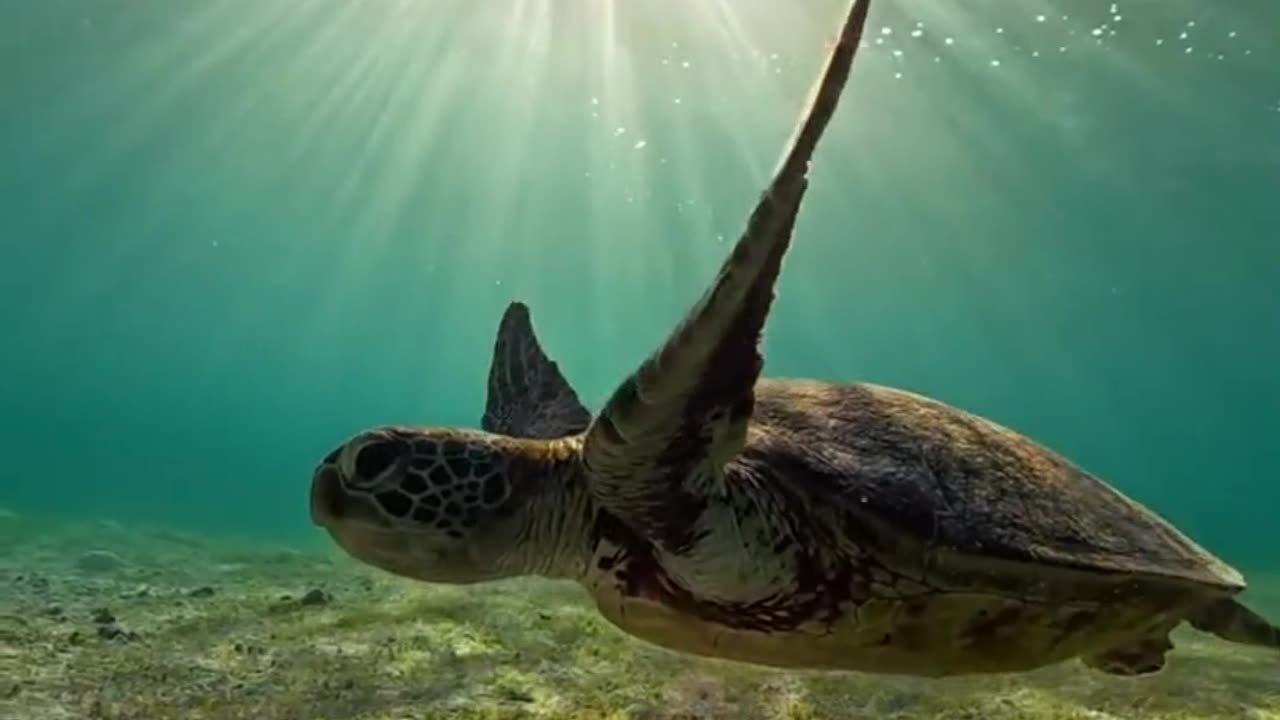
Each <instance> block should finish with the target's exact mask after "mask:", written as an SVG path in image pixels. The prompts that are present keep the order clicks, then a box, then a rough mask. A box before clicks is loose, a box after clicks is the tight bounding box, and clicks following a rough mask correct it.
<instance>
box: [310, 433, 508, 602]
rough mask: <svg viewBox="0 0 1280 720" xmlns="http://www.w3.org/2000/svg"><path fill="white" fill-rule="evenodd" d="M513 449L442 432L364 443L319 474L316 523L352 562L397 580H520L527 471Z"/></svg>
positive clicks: (362, 437)
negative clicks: (519, 489) (515, 562)
mask: <svg viewBox="0 0 1280 720" xmlns="http://www.w3.org/2000/svg"><path fill="white" fill-rule="evenodd" d="M507 440H508V439H507V438H502V437H500V436H495V435H490V434H487V433H481V432H474V431H466V430H454V429H444V428H439V429H435V428H432V429H408V428H394V427H386V428H377V429H374V430H369V431H366V432H363V433H360V434H359V435H356V436H355V437H353V438H351V439H350V440H348V441H347V442H345V443H343V444H342V445H340V446H339V447H338V448H336V449H335V450H334V451H333V452H331V453H329V455H328V456H326V457H325V458H324V460H323V461H322V462H321V463H320V465H319V466H318V467H317V468H316V470H315V474H314V475H313V476H312V481H311V517H312V520H313V521H314V522H315V523H316V524H317V525H320V526H321V527H323V528H325V530H327V531H328V532H329V534H330V535H331V536H332V537H333V539H334V541H335V542H337V544H338V545H339V546H341V547H342V548H343V549H344V550H345V551H346V552H347V553H349V554H350V555H352V556H353V557H355V558H357V559H359V560H361V561H363V562H366V563H369V564H371V565H374V566H376V567H379V568H382V569H383V570H387V571H389V572H393V573H395V574H398V575H402V576H407V577H412V578H416V579H419V580H427V581H431V582H448V583H471V582H479V581H483V580H490V579H495V578H498V577H503V576H507V575H513V574H517V573H518V572H520V570H519V569H518V568H513V567H512V562H511V557H512V555H513V550H514V548H513V545H515V544H517V543H518V542H519V541H520V540H521V533H522V531H523V530H522V528H523V526H524V525H525V523H523V522H522V518H521V516H522V514H523V513H521V512H519V511H520V510H521V508H522V505H524V504H527V503H525V502H522V500H524V498H522V497H521V495H527V494H528V493H516V492H513V483H512V480H513V470H514V471H516V472H515V475H521V474H522V473H520V472H519V471H520V470H521V469H522V467H523V466H524V465H525V463H522V462H521V457H520V450H521V448H520V447H519V445H518V444H516V443H512V442H505V441H507ZM508 445H511V447H508ZM524 474H525V475H527V473H524ZM526 484H529V483H526Z"/></svg>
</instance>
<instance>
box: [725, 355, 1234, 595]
mask: <svg viewBox="0 0 1280 720" xmlns="http://www.w3.org/2000/svg"><path fill="white" fill-rule="evenodd" d="M753 423H754V427H753V432H752V433H751V440H750V441H749V442H748V444H747V447H746V448H745V449H744V452H743V453H742V455H741V457H740V460H739V461H740V462H743V463H747V464H754V465H756V466H757V467H768V468H769V469H770V470H771V471H772V472H769V473H768V474H770V475H773V476H774V477H775V478H779V479H783V478H785V480H783V481H784V482H788V483H793V484H798V486H797V488H796V489H797V490H799V491H801V494H802V495H804V496H807V497H808V498H809V499H810V501H811V502H812V501H815V500H816V501H817V502H818V503H819V506H831V507H838V508H841V509H843V511H844V513H845V517H844V524H843V525H842V526H841V527H843V528H844V531H843V534H845V535H847V537H844V538H841V540H842V541H847V542H848V543H850V546H851V547H861V548H866V549H869V550H871V551H876V550H877V549H878V550H880V551H883V552H895V551H900V550H901V548H903V547H908V546H909V547H914V548H924V549H926V550H927V552H926V553H925V555H926V556H927V557H925V558H923V559H922V561H921V564H920V572H921V573H926V572H928V571H929V570H930V567H929V565H930V563H931V562H932V563H934V564H945V560H944V559H945V558H952V559H954V558H957V557H959V558H967V559H969V560H970V561H972V560H975V559H977V560H981V561H985V562H988V563H994V564H996V565H999V566H1000V567H1001V568H1003V569H1005V570H1006V572H1003V574H1004V575H1005V576H1008V575H1009V573H1008V572H1007V569H1008V568H1009V567H1011V565H1010V563H1012V564H1013V565H1012V567H1015V568H1016V567H1023V568H1026V567H1030V566H1034V567H1036V568H1040V569H1048V568H1060V569H1064V570H1066V569H1070V570H1075V571H1084V572H1085V573H1086V574H1090V575H1098V574H1106V575H1110V576H1113V579H1114V576H1128V577H1133V576H1143V577H1144V578H1146V579H1148V580H1157V581H1159V580H1167V581H1171V582H1176V583H1179V584H1186V583H1191V584H1193V585H1196V586H1203V589H1204V590H1205V591H1210V590H1213V591H1222V592H1226V593H1232V592H1237V591H1239V590H1241V589H1242V588H1243V587H1244V581H1243V579H1242V577H1241V575H1240V574H1239V573H1238V572H1237V571H1236V570H1235V569H1233V568H1231V567H1230V566H1228V565H1226V564H1225V563H1223V562H1222V561H1220V560H1219V559H1217V558H1216V557H1214V556H1213V555H1211V554H1210V553H1209V552H1207V551H1206V550H1205V549H1203V548H1202V547H1200V546H1199V545H1197V544H1196V543H1195V542H1193V541H1192V540H1190V539H1189V538H1188V537H1186V536H1185V535H1184V534H1182V533H1181V532H1179V531H1178V530H1177V529H1176V528H1174V527H1173V526H1172V525H1170V524H1169V523H1168V522H1166V521H1165V520H1164V519H1162V518H1161V517H1159V516H1157V515H1156V514H1155V513H1153V512H1152V511H1150V510H1148V509H1147V508H1145V507H1143V506H1142V505H1140V504H1138V503H1137V502H1135V501H1133V500H1131V499H1130V498H1128V497H1126V496H1125V495H1124V494H1122V493H1121V492H1119V491H1118V490H1116V489H1114V488H1112V487H1111V486H1109V485H1108V484H1106V483H1105V482H1103V481H1102V480H1100V479H1098V478H1097V477H1095V476H1093V475H1091V474H1090V473H1088V472H1086V471H1085V470H1083V469H1081V468H1079V467H1077V466H1076V465H1074V464H1072V463H1071V462H1070V461H1068V460H1067V459H1066V458H1064V457H1062V456H1061V455H1059V454H1057V453H1055V452H1053V451H1051V450H1049V449H1047V448H1045V447H1043V446H1041V445H1039V444H1037V443H1036V442H1034V441H1032V440H1031V439H1029V438H1027V437H1026V436H1024V435H1021V434H1018V433H1016V432H1014V431H1012V430H1009V429H1007V428H1005V427H1002V426H1000V425H998V424H996V423H994V422H992V421H989V420H986V419H983V418H981V417H978V416H976V415H973V414H970V413H967V412H964V411H962V410H958V409H956V408H954V407H951V406H948V405H946V404H944V403H942V402H939V401H936V400H932V399H929V398H926V397H922V396H920V395H917V394H914V393H910V392H906V391H903V390H897V389H892V388H886V387H881V386H876V385H869V384H849V385H833V384H828V383H822V382H814V381H795V380H768V379H766V380H762V381H760V382H759V383H758V384H757V387H756V408H755V413H754V415H753ZM895 554H896V555H897V556H898V557H901V552H896V553H895ZM1000 561H1003V562H1000ZM962 564H963V565H965V566H966V567H968V568H970V569H972V568H974V567H978V566H980V564H975V563H973V562H969V563H962ZM939 569H940V570H943V571H945V570H946V568H939ZM951 569H952V570H955V568H954V567H953V568H951ZM961 572H962V573H963V572H966V571H961ZM942 574H946V573H945V572H943V573H942ZM1014 574H1015V575H1016V574H1017V573H1014ZM1073 575H1077V576H1078V575H1079V573H1073ZM967 584H971V585H972V584H973V583H967ZM977 584H981V582H978V583H977Z"/></svg>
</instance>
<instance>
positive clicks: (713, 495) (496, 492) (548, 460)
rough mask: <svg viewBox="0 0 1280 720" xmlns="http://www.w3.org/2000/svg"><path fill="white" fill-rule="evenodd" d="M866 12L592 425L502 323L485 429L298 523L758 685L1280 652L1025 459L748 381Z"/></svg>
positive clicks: (320, 487) (841, 394) (963, 423)
mask: <svg viewBox="0 0 1280 720" xmlns="http://www.w3.org/2000/svg"><path fill="white" fill-rule="evenodd" d="M867 11H868V2H867V0H861V1H859V0H854V2H852V4H851V6H850V10H849V14H848V16H847V19H846V21H845V24H844V26H843V29H842V32H841V34H840V37H839V39H838V41H837V42H836V43H835V44H834V45H833V46H832V47H831V49H830V53H829V56H828V59H827V64H826V67H825V69H824V71H823V73H822V74H821V77H820V79H819V81H818V83H817V85H816V87H815V90H814V92H813V95H812V96H811V98H810V101H809V104H808V106H807V110H806V112H805V114H804V116H803V118H802V121H801V123H800V125H799V127H798V129H797V132H796V133H795V135H794V136H793V137H792V138H791V141H790V143H789V146H788V148H787V151H786V153H785V154H784V156H783V159H782V161H781V163H780V165H779V166H778V168H777V169H776V170H775V173H774V177H773V179H772V181H771V185H770V186H769V188H768V189H767V191H766V192H765V193H764V194H763V195H762V197H761V198H760V200H759V203H758V205H757V206H756V208H755V209H754V211H753V213H752V214H751V216H750V219H749V221H748V223H747V227H746V230H745V232H744V234H743V235H742V237H741V239H740V240H739V241H738V242H737V244H736V245H735V247H734V249H733V252H732V254H731V255H730V257H729V258H728V259H727V260H726V261H725V263H724V265H723V266H722V268H721V269H720V272H719V274H718V275H717V276H716V278H715V280H714V282H713V283H712V284H711V286H710V287H709V288H708V289H707V291H706V292H705V293H704V295H703V296H702V297H701V298H700V299H699V300H698V302H697V303H696V304H695V305H694V306H693V307H692V308H691V310H690V311H689V312H688V314H687V315H686V316H685V317H684V319H683V320H682V321H681V322H680V324H679V325H678V326H677V327H676V328H675V329H674V331H673V332H672V333H671V335H670V336H669V337H668V338H667V340H666V341H665V343H664V344H663V345H662V346H661V347H660V348H658V349H657V350H656V351H655V352H654V353H653V354H652V355H651V356H650V357H648V358H647V359H646V360H645V361H644V362H643V363H642V364H641V365H640V367H639V368H638V369H637V370H636V371H635V372H634V373H633V374H632V375H631V376H630V377H628V378H627V379H626V380H625V381H624V382H622V383H621V384H620V386H619V387H618V388H617V389H616V391H615V392H614V393H613V394H612V396H611V397H609V399H608V400H607V402H606V403H605V405H604V407H603V409H602V410H601V412H600V413H599V415H597V416H595V417H594V418H593V417H592V416H591V414H590V413H589V412H588V411H587V410H586V409H585V408H583V406H582V404H581V402H580V401H579V398H578V396H577V394H576V393H575V392H574V390H573V389H572V388H571V387H570V386H569V384H568V383H567V382H566V380H565V378H564V377H563V375H562V374H561V372H560V370H559V368H558V367H557V365H556V363H554V362H553V361H551V360H550V359H549V358H548V357H547V355H546V354H545V353H544V352H543V350H542V348H541V347H540V345H539V342H538V339H537V337H536V336H535V334H534V331H533V326H532V323H531V320H530V317H529V312H528V309H527V308H526V307H525V306H524V305H523V304H521V303H513V304H511V305H510V306H509V308H508V310H507V312H506V314H505V315H504V317H503V319H502V322H501V325H500V327H499V331H498V336H497V340H496V343H495V345H494V356H493V364H492V367H491V371H490V375H489V378H488V398H487V407H486V409H485V412H484V416H483V420H482V422H481V425H482V427H483V428H484V430H483V431H479V430H470V429H458V428H414V427H400V426H386V427H379V428H374V429H370V430H367V431H365V432H361V433H359V434H358V435H356V436H355V437H353V438H351V439H350V440H348V441H347V442H345V443H343V444H342V445H340V446H339V447H338V448H337V449H335V450H333V451H332V452H331V453H329V454H328V456H326V457H325V458H324V459H323V461H322V462H321V463H320V464H319V466H318V467H317V468H316V470H315V473H314V476H313V479H312V484H311V499H310V502H311V512H312V517H313V519H314V521H315V522H316V523H317V524H319V525H321V526H323V527H324V528H325V529H327V531H328V532H329V534H330V535H331V536H332V537H333V538H334V540H335V541H336V542H337V543H338V544H339V545H340V546H341V547H342V548H344V549H345V550H346V551H347V552H348V553H349V554H351V555H352V556H354V557H355V558H357V559H360V560H362V561H364V562H366V563H369V564H372V565H374V566H377V567H379V568H382V569H384V570H386V571H389V572H391V573H396V574H399V575H402V576H407V577H410V578H416V579H420V580H425V581H430V582H443V583H456V584H468V583H476V582H482V581H488V580H493V579H498V578H504V577H511V576H517V575H541V576H547V577H553V578H567V579H572V580H575V581H577V582H579V583H581V584H582V585H583V586H584V587H585V588H586V590H587V591H588V592H589V593H590V595H591V596H592V597H593V598H594V600H595V602H596V605H597V607H598V608H599V610H600V612H601V614H602V615H603V616H604V617H605V618H607V619H608V620H609V621H611V622H612V623H614V624H615V625H617V626H618V627H620V628H622V629H623V630H625V631H626V632H629V633H631V634H632V635H634V636H636V637H639V638H643V639H646V640H648V641H650V642H652V643H655V644H657V645H660V646H664V647H666V648H669V649H673V650H677V651H682V652H685V653H691V654H697V655H705V656H714V657H720V658H728V659H733V660H738V661H744V662H749V663H755V664H760V665H768V666H775V667H793V668H827V669H847V670H860V671H868V672H881V673H896V674H910V675H919V676H935V677H936V676H944V675H955V674H965V673H990V672H1016V671H1024V670H1029V669H1032V668H1036V667H1040V666H1043V665H1047V664H1050V663H1056V662H1060V661H1064V660H1067V659H1070V658H1082V659H1083V661H1084V662H1085V663H1086V664H1087V665H1089V666H1091V667H1094V668H1097V669H1100V670H1102V671H1105V672H1108V673H1113V674H1127V675H1133V674H1144V673H1151V672H1155V671H1157V670H1159V669H1160V668H1161V667H1163V665H1164V662H1165V652H1166V651H1167V650H1169V649H1170V648H1171V647H1172V645H1171V643H1170V641H1169V634H1170V631H1171V630H1173V629H1174V628H1175V627H1176V626H1178V625H1179V624H1180V623H1182V622H1184V621H1186V622H1189V623H1190V624H1191V625H1192V626H1194V627H1196V628H1199V629H1200V630H1202V631H1206V632H1209V633H1213V634H1215V635H1217V636H1219V637H1222V638H1225V639H1227V640H1232V641H1236V642H1241V643H1249V644H1254V645H1261V646H1269V647H1276V648H1280V632H1278V631H1277V629H1276V628H1275V627H1273V626H1271V625H1270V624H1269V623H1267V622H1266V621H1265V620H1263V619H1262V618H1261V617H1259V616H1258V615H1256V614H1255V613H1253V612H1251V611H1250V610H1248V609H1246V608H1245V607H1244V606H1243V605H1241V604H1240V603H1238V602H1237V601H1236V600H1235V599H1234V598H1233V596H1235V595H1236V594H1237V593H1239V592H1240V591H1241V590H1242V589H1243V588H1244V581H1243V579H1242V577H1241V575H1240V574H1239V573H1238V572H1236V571H1235V570H1234V569H1232V568H1231V567H1229V566H1227V565H1226V564H1224V563H1223V562H1221V561H1219V560H1218V559H1216V558H1215V557H1213V556H1212V555H1210V554H1209V553H1208V552H1206V551H1205V550H1204V549H1202V548H1200V547H1199V546H1198V545H1196V544H1195V543H1194V542H1192V541H1191V540H1189V539H1188V538H1187V537H1185V536H1184V535H1183V534H1182V533H1180V532H1179V531H1178V530H1176V529H1175V528H1173V527H1172V526H1171V525H1169V524H1168V523H1167V522H1165V521H1164V520H1162V519H1161V518H1159V517H1157V516H1156V515H1155V514H1153V513H1152V512H1150V511H1148V510H1147V509H1145V508H1143V507H1142V506H1140V505H1139V504H1137V503H1136V502H1134V501H1132V500H1130V499H1129V498H1127V497H1125V496H1124V495H1122V494H1121V493H1119V492H1117V491H1116V490H1114V489H1112V488H1111V487H1109V486H1108V485H1106V484H1104V483H1103V482H1102V481H1101V480H1099V479H1097V478H1095V477H1094V476H1092V475H1090V474H1089V473H1087V472H1085V471H1084V470H1082V469H1080V468H1079V467H1077V466H1075V465H1073V464H1072V463H1071V462H1069V461H1068V460H1066V459H1064V458H1063V457H1061V456H1060V455H1058V454H1056V453H1055V452H1053V451H1051V450H1049V449H1046V448H1044V447H1042V446H1040V445H1038V444H1036V443H1035V442H1033V441H1032V440H1030V439H1028V438H1027V437H1024V436H1023V435H1020V434H1018V433H1016V432H1014V431H1012V430H1009V429H1007V428H1005V427H1002V426H1000V425H998V424H996V423H994V422H991V421H989V420H986V419H984V418H981V417H977V416H975V415H972V414H969V413H967V412H965V411H962V410H959V409H956V408H954V407H950V406H948V405H946V404H943V403H941V402H938V401H936V400H932V399H929V398H926V397H922V396H920V395H917V394H914V393H911V392H906V391H903V390H896V389H891V388H887V387H882V386H878V385H872V384H830V383H824V382H818V381H812V380H782V379H767V378H761V377H760V372H761V367H762V363H763V360H762V357H761V354H760V350H759V343H760V337H761V332H762V326H763V324H764V320H765V316H766V315H767V314H768V310H769V307H770V304H771V302H772V299H773V295H774V284H775V281H776V279H777V276H778V273H779V269H780V264H781V261H782V257H783V254H784V252H785V251H786V249H787V247H788V245H789V244H790V241H791V237H792V229H793V224H794V222H795V218H796V213H797V211H798V209H799V206H800V200H801V196H802V195H803V194H804V191H805V188H806V186H807V182H808V180H807V168H808V163H809V159H810V156H811V155H812V153H813V150H814V146H815V144H816V143H817V141H818V138H819V136H820V135H821V133H822V130H823V128H824V126H825V125H826V122H827V120H828V119H829V118H830V117H831V115H832V113H833V111H834V110H835V107H836V103H837V98H838V96H839V94H840V92H841V90H842V87H843V85H844V83H845V80H846V78H847V76H848V73H849V68H850V64H851V62H852V59H853V56H854V54H855V52H856V49H857V47H858V46H859V44H860V37H861V34H862V30H863V26H864V24H865V22H866V18H867Z"/></svg>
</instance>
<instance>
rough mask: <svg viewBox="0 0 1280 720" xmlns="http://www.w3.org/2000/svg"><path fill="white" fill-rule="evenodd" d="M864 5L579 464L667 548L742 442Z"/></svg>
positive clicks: (688, 526) (856, 7)
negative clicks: (762, 184) (708, 273)
mask: <svg viewBox="0 0 1280 720" xmlns="http://www.w3.org/2000/svg"><path fill="white" fill-rule="evenodd" d="M869 5H870V0H853V4H852V6H851V7H850V9H849V13H848V16H847V18H846V20H845V23H844V27H843V29H842V30H841V33H840V37H839V39H838V40H837V42H836V43H835V44H834V45H833V46H832V47H831V50H830V54H829V56H828V58H827V63H826V67H825V68H824V70H823V72H822V75H821V77H820V78H819V79H818V81H817V83H816V85H815V87H814V89H813V92H812V95H811V96H810V100H809V103H808V106H807V108H806V110H805V112H804V114H803V115H802V117H801V121H800V123H799V125H798V127H797V129H796V131H795V133H794V134H793V135H792V137H791V140H790V143H789V145H788V147H787V149H786V151H785V153H784V155H783V157H782V160H781V162H780V163H779V165H778V167H777V168H776V169H775V171H774V176H773V180H772V181H771V183H770V185H769V187H768V188H767V190H766V191H765V192H764V194H763V195H762V196H761V198H760V200H759V201H758V203H757V204H756V207H755V210H754V211H753V212H752V214H751V217H750V219H749V220H748V223H747V227H746V230H745V232H744V233H743V235H742V237H741V238H740V239H739V240H738V242H737V244H736V245H735V246H734V248H733V253H732V254H731V255H730V256H729V258H728V259H727V260H726V261H725V262H724V264H723V265H722V266H721V268H720V272H719V274H718V275H717V277H716V279H715V281H714V283H713V284H712V285H711V287H710V288H708V289H707V291H706V292H705V293H704V294H703V295H702V297H701V298H700V299H699V300H698V302H697V303H696V304H695V305H694V306H693V307H692V308H691V309H690V310H689V312H688V313H687V314H686V315H685V317H684V319H683V320H682V321H681V322H680V324H679V325H678V326H677V327H676V328H675V330H674V331H673V332H672V334H671V335H670V336H669V337H668V338H667V340H666V342H665V343H664V344H663V345H662V347H660V348H659V349H658V350H657V351H655V352H654V353H653V354H652V355H650V356H649V358H648V359H646V360H645V361H644V363H643V364H641V366H640V367H639V368H638V369H637V370H636V371H635V372H634V373H633V374H632V375H631V376H630V377H629V378H627V380H625V381H624V382H623V383H622V384H621V385H620V386H619V387H618V389H617V390H616V391H614V394H613V396H612V397H610V399H609V400H608V402H607V403H606V405H605V407H604V409H603V410H602V411H601V414H600V416H599V417H597V418H596V420H595V422H594V423H593V424H592V425H591V427H590V429H588V431H587V435H586V441H585V444H584V446H583V461H584V463H585V466H586V469H587V471H588V474H589V477H590V478H591V488H592V494H593V495H594V496H595V498H596V500H597V501H598V502H599V503H600V504H601V505H603V506H604V507H605V508H606V509H608V510H609V511H611V512H612V513H614V514H615V515H618V516H619V517H621V518H622V519H623V520H624V521H625V522H627V523H628V524H629V525H631V526H632V528H633V529H635V530H637V531H639V532H641V533H643V534H645V535H646V536H648V537H649V538H650V539H652V540H654V541H656V542H659V543H661V544H663V545H664V546H666V547H667V548H668V549H669V550H673V551H677V552H678V551H679V550H680V548H682V547H687V544H688V543H689V542H691V541H692V540H693V538H692V537H691V536H690V533H691V532H692V528H693V527H694V525H695V524H694V523H692V522H690V520H691V519H692V517H691V515H692V514H695V513H697V512H699V511H700V508H701V507H702V505H703V503H702V502H701V501H700V498H702V497H705V495H706V493H707V491H708V490H710V489H712V488H714V486H715V484H716V483H717V482H718V481H719V478H720V476H721V470H722V468H723V466H724V464H725V463H726V462H727V461H728V460H730V459H731V458H733V457H734V456H735V455H736V454H737V453H738V452H739V451H740V450H741V448H742V446H743V444H744V442H745V439H746V429H747V422H748V420H749V418H750V417H751V413H752V409H753V405H754V401H755V398H754V393H753V387H754V385H755V382H756V379H757V377H758V376H759V374H760V369H761V366H762V364H763V358H762V356H761V354H760V349H759V343H760V337H761V331H762V329H763V326H764V321H765V317H766V315H768V312H769V307H770V305H771V304H772V302H773V295H774V284H775V282H776V280H777V277H778V273H779V270H780V268H781V263H782V256H783V255H784V254H785V253H786V251H787V247H788V246H789V245H790V243H791V236H792V231H793V228H794V225H795V220H796V213H797V211H798V210H799V208H800V201H801V198H802V197H803V196H804V192H805V189H806V188H807V187H808V178H807V173H808V167H809V161H810V158H811V157H812V156H813V152H814V147H815V146H816V145H817V143H818V140H819V138H820V137H821V136H822V132H823V130H824V129H825V128H826V125H827V122H828V121H829V120H830V119H831V116H832V114H833V113H834V112H835V109H836V105H837V103H838V101H839V97H840V93H841V91H842V90H843V88H844V85H845V81H846V80H847V79H848V76H849V69H850V66H851V64H852V62H853V57H854V55H855V54H856V52H857V49H858V46H859V44H860V40H861V37H862V31H863V27H864V25H865V24H866V20H867V10H868V7H869Z"/></svg>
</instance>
